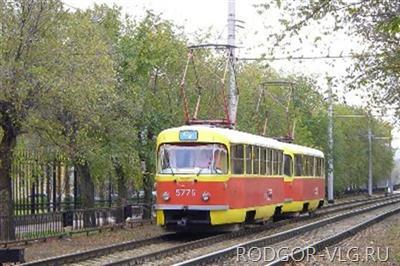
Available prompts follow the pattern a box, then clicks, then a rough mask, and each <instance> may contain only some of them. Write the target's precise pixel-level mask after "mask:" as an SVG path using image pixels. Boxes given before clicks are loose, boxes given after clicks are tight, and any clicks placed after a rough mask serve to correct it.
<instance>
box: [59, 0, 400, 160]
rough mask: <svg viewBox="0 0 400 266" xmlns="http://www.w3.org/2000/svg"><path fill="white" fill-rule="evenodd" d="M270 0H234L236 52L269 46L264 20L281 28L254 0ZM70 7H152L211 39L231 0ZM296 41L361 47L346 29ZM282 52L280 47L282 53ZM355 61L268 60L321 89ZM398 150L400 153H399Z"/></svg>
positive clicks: (330, 47)
mask: <svg viewBox="0 0 400 266" xmlns="http://www.w3.org/2000/svg"><path fill="white" fill-rule="evenodd" d="M265 1H266V0H236V19H239V20H242V21H244V23H243V24H241V25H243V27H244V28H243V29H242V28H238V30H237V40H236V42H237V45H238V46H240V47H241V48H240V49H239V50H238V51H237V56H238V57H259V56H260V55H261V54H262V53H266V52H267V47H268V45H269V43H268V41H267V39H266V36H267V35H268V31H267V29H266V27H265V26H266V25H270V26H273V27H274V28H275V29H277V28H278V29H279V23H278V19H279V15H278V14H279V12H276V11H274V10H271V11H270V12H269V13H267V14H263V15H259V14H257V12H256V11H257V10H256V8H255V7H254V5H257V4H260V3H263V2H265ZM63 2H64V3H65V4H66V6H67V7H70V8H71V9H73V8H80V9H86V8H88V7H91V6H93V5H94V4H95V3H96V4H107V5H110V6H112V5H113V4H115V5H117V6H121V7H122V11H123V12H124V13H126V14H129V15H130V16H132V17H135V18H139V19H140V18H142V17H144V15H145V11H146V10H153V12H154V13H156V14H161V16H162V18H165V19H168V20H171V21H173V22H174V23H176V24H177V25H181V26H184V27H185V32H186V34H187V36H188V37H189V40H194V39H195V32H196V31H199V30H203V31H208V30H211V32H212V33H213V41H215V42H218V43H226V42H227V41H226V38H227V14H228V0H201V1H200V0H115V1H112V0H85V1H82V0H63ZM318 33H319V32H318V30H317V29H314V28H311V29H308V31H306V32H305V34H306V35H308V36H310V38H309V39H310V40H314V38H315V36H317V35H318ZM293 47H301V49H300V51H296V52H295V54H294V55H295V56H301V55H303V56H310V55H327V54H330V55H339V54H341V53H343V54H349V53H350V52H351V51H352V50H355V51H356V52H357V50H358V51H359V50H360V49H361V46H360V45H359V44H358V43H356V42H355V41H354V40H352V39H350V38H349V37H348V36H346V35H345V34H340V33H338V34H336V35H335V36H330V37H327V38H324V39H323V41H322V43H320V46H319V47H318V48H315V47H314V45H313V41H311V42H303V43H298V42H293ZM321 47H322V48H321ZM277 55H279V52H278V54H277ZM349 64H351V59H344V60H343V59H339V60H313V61H302V62H299V61H274V62H270V65H271V66H272V67H273V68H275V69H276V70H278V71H279V72H280V73H282V75H288V74H306V75H312V76H314V77H315V78H316V79H317V80H318V85H319V87H320V88H321V90H322V91H323V90H325V89H326V84H325V79H324V77H325V75H326V74H328V75H332V76H334V77H337V78H340V77H342V76H343V75H345V74H346V71H345V70H346V67H347V66H348V65H349ZM336 90H337V93H338V95H340V96H341V98H346V100H347V103H349V104H353V105H364V106H365V103H363V102H362V101H361V100H360V98H359V97H357V96H356V92H351V93H348V92H345V88H342V87H340V86H338V87H337V88H336ZM392 133H393V136H394V137H395V138H396V139H394V140H393V142H392V146H393V147H395V148H398V147H400V140H399V139H398V138H399V136H400V134H399V133H398V131H397V130H395V131H394V132H392ZM399 155H400V154H399Z"/></svg>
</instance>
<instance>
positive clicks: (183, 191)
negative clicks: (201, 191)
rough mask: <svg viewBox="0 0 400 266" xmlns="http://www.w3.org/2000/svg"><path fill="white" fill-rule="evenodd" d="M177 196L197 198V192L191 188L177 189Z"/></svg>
mask: <svg viewBox="0 0 400 266" xmlns="http://www.w3.org/2000/svg"><path fill="white" fill-rule="evenodd" d="M175 196H177V197H189V196H192V197H194V196H196V190H195V189H191V188H177V189H175Z"/></svg>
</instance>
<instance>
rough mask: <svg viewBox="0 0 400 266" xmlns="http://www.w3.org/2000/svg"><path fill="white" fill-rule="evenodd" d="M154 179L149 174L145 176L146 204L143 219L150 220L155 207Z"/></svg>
mask: <svg viewBox="0 0 400 266" xmlns="http://www.w3.org/2000/svg"><path fill="white" fill-rule="evenodd" d="M153 183H154V182H153V179H152V177H151V175H150V174H149V173H148V172H145V173H144V174H143V190H144V204H145V208H144V210H143V218H144V219H150V218H151V211H152V206H153Z"/></svg>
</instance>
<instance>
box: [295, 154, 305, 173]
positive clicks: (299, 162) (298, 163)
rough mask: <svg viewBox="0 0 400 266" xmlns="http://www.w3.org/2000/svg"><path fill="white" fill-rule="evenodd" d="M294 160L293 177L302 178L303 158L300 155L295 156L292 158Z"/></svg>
mask: <svg viewBox="0 0 400 266" xmlns="http://www.w3.org/2000/svg"><path fill="white" fill-rule="evenodd" d="M294 160H295V166H296V167H295V172H294V175H295V176H302V174H303V173H302V172H303V166H302V165H303V158H302V156H301V155H300V154H296V155H295V156H294Z"/></svg>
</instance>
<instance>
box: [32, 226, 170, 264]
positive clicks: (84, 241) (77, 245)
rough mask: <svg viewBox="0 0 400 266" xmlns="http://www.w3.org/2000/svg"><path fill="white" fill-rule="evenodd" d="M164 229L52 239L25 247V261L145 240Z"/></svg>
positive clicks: (147, 228) (152, 227) (139, 228)
mask: <svg viewBox="0 0 400 266" xmlns="http://www.w3.org/2000/svg"><path fill="white" fill-rule="evenodd" d="M163 233H164V232H163V231H162V229H161V228H160V227H158V226H156V225H154V224H144V225H136V226H135V227H133V228H123V229H115V230H114V231H105V232H102V233H96V232H93V233H91V234H90V235H89V236H86V234H81V235H74V236H72V237H64V238H62V239H50V240H47V241H46V242H34V243H30V244H28V245H27V246H24V247H25V260H26V261H33V260H39V259H45V258H49V257H53V256H59V255H64V254H69V253H74V252H80V251H84V250H90V249H94V248H99V247H104V246H108V245H111V244H117V243H121V242H124V241H131V240H135V239H143V238H148V237H153V236H158V235H161V234H163Z"/></svg>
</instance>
